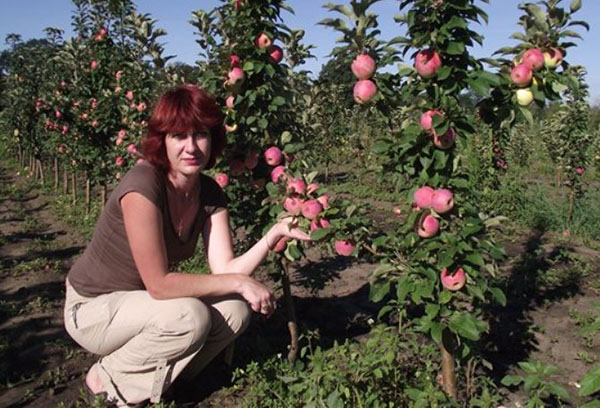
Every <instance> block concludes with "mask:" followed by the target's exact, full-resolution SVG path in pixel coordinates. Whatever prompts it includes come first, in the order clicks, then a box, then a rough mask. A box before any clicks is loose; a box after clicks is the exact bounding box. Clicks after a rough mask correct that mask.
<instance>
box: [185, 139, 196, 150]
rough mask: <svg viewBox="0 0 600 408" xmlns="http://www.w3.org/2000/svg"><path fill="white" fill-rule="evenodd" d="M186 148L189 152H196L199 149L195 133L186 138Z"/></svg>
mask: <svg viewBox="0 0 600 408" xmlns="http://www.w3.org/2000/svg"><path fill="white" fill-rule="evenodd" d="M185 150H186V151H188V152H195V151H196V150H198V146H197V145H196V140H194V136H193V135H188V137H187V138H186V139H185Z"/></svg>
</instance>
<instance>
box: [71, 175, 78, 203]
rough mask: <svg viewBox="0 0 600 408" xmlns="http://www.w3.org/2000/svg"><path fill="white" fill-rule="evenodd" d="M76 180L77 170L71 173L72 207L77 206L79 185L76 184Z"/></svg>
mask: <svg viewBox="0 0 600 408" xmlns="http://www.w3.org/2000/svg"><path fill="white" fill-rule="evenodd" d="M76 178H77V173H76V172H75V170H73V173H71V197H72V200H71V205H75V204H77V185H76V182H75V180H76Z"/></svg>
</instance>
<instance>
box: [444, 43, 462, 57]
mask: <svg viewBox="0 0 600 408" xmlns="http://www.w3.org/2000/svg"><path fill="white" fill-rule="evenodd" d="M446 52H447V53H448V54H450V55H460V54H462V53H463V52H465V44H464V43H461V42H456V41H451V42H450V43H449V44H448V47H446Z"/></svg>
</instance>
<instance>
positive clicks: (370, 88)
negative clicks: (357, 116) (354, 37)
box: [350, 54, 377, 105]
mask: <svg viewBox="0 0 600 408" xmlns="http://www.w3.org/2000/svg"><path fill="white" fill-rule="evenodd" d="M375 68H376V66H375V60H374V59H373V58H372V57H371V56H370V55H368V54H360V55H359V56H357V57H356V58H355V59H354V61H353V62H352V64H351V65H350V69H351V70H352V73H353V74H354V76H355V77H356V78H357V79H358V81H357V82H356V83H355V84H354V90H353V94H354V101H355V102H356V103H358V104H361V105H362V104H365V103H369V102H370V101H371V100H372V99H373V98H374V97H375V95H377V86H376V85H375V83H374V82H373V81H371V79H370V78H371V77H372V76H373V74H374V73H375Z"/></svg>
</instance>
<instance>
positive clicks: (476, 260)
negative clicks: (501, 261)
mask: <svg viewBox="0 0 600 408" xmlns="http://www.w3.org/2000/svg"><path fill="white" fill-rule="evenodd" d="M466 259H467V261H468V262H471V263H472V264H474V265H477V266H483V265H485V261H484V260H483V257H482V256H481V254H480V253H479V252H472V253H470V254H469V255H468V256H467V258H466Z"/></svg>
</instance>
